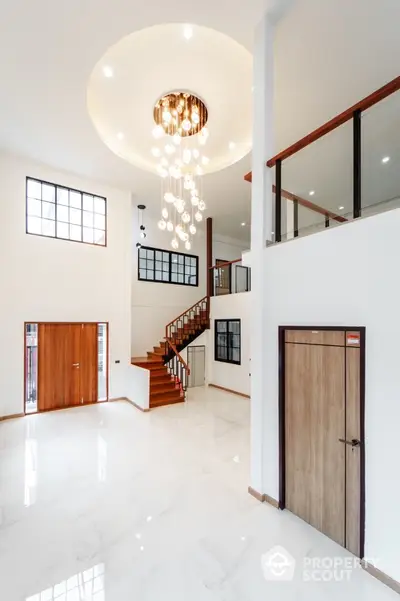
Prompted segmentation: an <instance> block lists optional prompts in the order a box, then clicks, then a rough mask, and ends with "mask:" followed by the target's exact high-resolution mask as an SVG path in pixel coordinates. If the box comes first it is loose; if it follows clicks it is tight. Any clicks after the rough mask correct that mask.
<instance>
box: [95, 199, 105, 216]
mask: <svg viewBox="0 0 400 601" xmlns="http://www.w3.org/2000/svg"><path fill="white" fill-rule="evenodd" d="M94 211H95V213H100V214H101V215H105V214H106V201H105V199H104V198H99V197H98V196H95V197H94Z"/></svg>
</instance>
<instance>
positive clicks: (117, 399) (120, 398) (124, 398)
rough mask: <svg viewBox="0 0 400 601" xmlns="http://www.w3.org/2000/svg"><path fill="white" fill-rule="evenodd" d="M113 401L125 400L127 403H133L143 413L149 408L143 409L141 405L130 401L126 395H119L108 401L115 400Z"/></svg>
mask: <svg viewBox="0 0 400 601" xmlns="http://www.w3.org/2000/svg"><path fill="white" fill-rule="evenodd" d="M115 401H126V402H127V403H129V404H130V405H133V406H134V407H136V409H139V411H142V412H143V413H147V412H148V411H150V409H143V407H140V406H139V405H137V404H136V403H134V402H133V401H131V399H128V397H126V396H120V397H118V398H116V399H110V402H115Z"/></svg>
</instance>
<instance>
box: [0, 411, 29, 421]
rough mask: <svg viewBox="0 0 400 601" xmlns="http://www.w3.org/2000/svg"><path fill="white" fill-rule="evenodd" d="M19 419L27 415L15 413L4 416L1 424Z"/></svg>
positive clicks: (1, 418) (0, 419)
mask: <svg viewBox="0 0 400 601" xmlns="http://www.w3.org/2000/svg"><path fill="white" fill-rule="evenodd" d="M17 417H25V413H14V414H13V415H3V417H0V422H4V421H5V420H6V419H16V418H17Z"/></svg>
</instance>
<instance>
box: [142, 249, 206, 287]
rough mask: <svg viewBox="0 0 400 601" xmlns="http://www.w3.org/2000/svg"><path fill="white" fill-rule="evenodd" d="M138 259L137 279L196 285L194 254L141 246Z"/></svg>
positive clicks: (195, 259) (196, 268)
mask: <svg viewBox="0 0 400 601" xmlns="http://www.w3.org/2000/svg"><path fill="white" fill-rule="evenodd" d="M138 261H139V265H138V274H139V280H146V281H148V282H164V283H165V284H182V285H184V286H198V263H199V258H198V257H196V256H194V255H185V254H182V253H175V252H171V251H169V250H162V249H158V248H150V247H148V246H141V247H140V248H139V249H138Z"/></svg>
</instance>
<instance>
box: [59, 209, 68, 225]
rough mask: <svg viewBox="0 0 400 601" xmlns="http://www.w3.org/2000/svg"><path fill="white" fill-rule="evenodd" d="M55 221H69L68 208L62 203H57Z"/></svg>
mask: <svg viewBox="0 0 400 601" xmlns="http://www.w3.org/2000/svg"><path fill="white" fill-rule="evenodd" d="M57 221H64V222H68V221H69V208H68V207H65V206H64V205H57Z"/></svg>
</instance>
